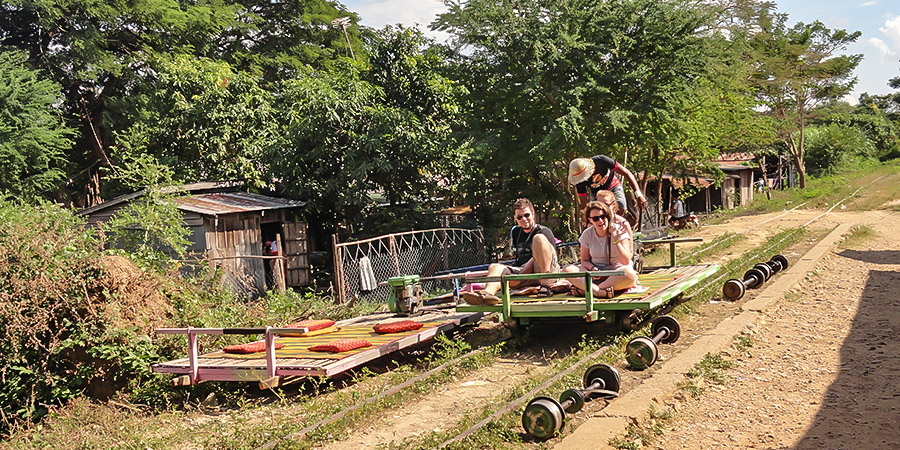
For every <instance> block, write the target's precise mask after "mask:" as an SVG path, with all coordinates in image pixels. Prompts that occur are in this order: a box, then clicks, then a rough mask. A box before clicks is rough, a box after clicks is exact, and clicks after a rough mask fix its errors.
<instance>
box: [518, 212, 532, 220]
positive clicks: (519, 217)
mask: <svg viewBox="0 0 900 450" xmlns="http://www.w3.org/2000/svg"><path fill="white" fill-rule="evenodd" d="M530 217H531V213H525V214H522V215H521V216H516V220H522V219H528V218H530Z"/></svg>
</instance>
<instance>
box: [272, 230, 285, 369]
mask: <svg viewBox="0 0 900 450" xmlns="http://www.w3.org/2000/svg"><path fill="white" fill-rule="evenodd" d="M275 242H276V243H277V244H276V245H278V258H277V259H273V260H272V262H273V263H274V264H272V278H274V279H275V287H276V288H278V292H281V293H282V294H284V292H285V291H286V290H287V287H285V285H284V261H285V259H284V246H283V245H282V244H281V235H280V234H276V235H275ZM273 376H274V375H273Z"/></svg>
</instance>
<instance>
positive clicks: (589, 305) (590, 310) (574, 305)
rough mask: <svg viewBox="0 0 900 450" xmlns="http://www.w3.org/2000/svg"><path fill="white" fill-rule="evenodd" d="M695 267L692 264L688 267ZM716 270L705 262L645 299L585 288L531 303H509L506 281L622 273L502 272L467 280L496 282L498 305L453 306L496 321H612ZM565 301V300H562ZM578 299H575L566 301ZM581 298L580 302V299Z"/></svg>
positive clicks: (654, 303)
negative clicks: (580, 293)
mask: <svg viewBox="0 0 900 450" xmlns="http://www.w3.org/2000/svg"><path fill="white" fill-rule="evenodd" d="M688 267H695V266H688ZM718 270H719V266H718V265H715V264H713V265H708V266H707V267H706V269H705V270H702V271H701V272H698V273H695V274H694V275H691V276H690V277H687V278H686V279H683V280H678V281H677V282H676V283H675V284H673V285H670V286H668V287H666V288H664V289H662V290H661V291H659V292H655V293H653V294H651V295H649V296H647V297H645V298H640V299H626V300H615V299H612V300H606V299H603V301H596V302H595V301H594V295H593V292H591V290H590V289H588V290H586V292H585V296H584V298H582V297H569V296H567V297H553V298H552V299H551V301H553V302H552V303H551V302H549V301H548V302H532V303H518V304H514V303H513V302H512V296H511V295H510V288H509V282H510V281H522V280H544V279H558V278H577V277H584V279H585V285H586V286H590V284H591V283H592V282H593V278H594V277H601V276H613V275H624V273H625V272H622V271H620V270H616V271H613V270H599V271H594V272H578V273H539V274H521V275H503V276H496V277H479V278H472V279H470V280H469V281H470V282H500V286H501V289H500V299H501V301H502V303H500V304H499V305H468V304H460V305H458V306H457V307H456V310H457V311H460V312H485V313H499V314H500V320H501V321H504V320H507V319H521V320H520V322H521V323H528V322H529V320H530V319H532V318H554V317H556V318H558V317H584V319H585V320H586V321H588V322H594V321H598V320H600V319H603V321H605V322H607V323H611V322H613V321H614V320H615V312H616V311H632V310H635V309H642V310H653V309H656V308H658V307H659V306H661V305H663V304H664V303H666V302H668V301H669V300H671V299H673V298H675V297H676V296H678V295H680V294H682V293H683V292H684V291H686V290H687V289H688V288H690V287H691V286H694V285H695V284H697V283H699V282H700V281H702V280H703V279H705V278H707V277H709V276H710V275H712V274H714V273H716V272H717V271H718ZM563 300H565V301H563ZM570 300H578V301H570ZM582 300H583V301H582Z"/></svg>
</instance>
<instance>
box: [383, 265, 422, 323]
mask: <svg viewBox="0 0 900 450" xmlns="http://www.w3.org/2000/svg"><path fill="white" fill-rule="evenodd" d="M388 286H390V287H391V296H390V298H388V308H389V309H390V310H391V312H393V313H397V315H398V316H404V317H408V316H414V315H416V314H417V313H418V312H419V311H418V309H419V306H420V305H421V304H422V293H423V291H422V285H421V284H420V283H419V276H418V275H402V276H399V277H391V278H388Z"/></svg>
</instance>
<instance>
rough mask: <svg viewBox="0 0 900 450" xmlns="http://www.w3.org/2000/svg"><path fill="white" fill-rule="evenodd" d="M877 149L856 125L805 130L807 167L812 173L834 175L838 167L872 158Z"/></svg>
mask: <svg viewBox="0 0 900 450" xmlns="http://www.w3.org/2000/svg"><path fill="white" fill-rule="evenodd" d="M876 152H877V150H876V148H875V145H874V144H873V143H872V142H871V141H870V140H869V139H868V138H867V137H866V134H865V132H863V131H862V130H860V129H859V128H856V127H851V126H847V125H841V124H830V125H826V126H818V127H810V128H809V129H807V131H806V170H807V172H808V173H809V174H810V175H812V176H823V175H829V174H833V173H835V172H837V171H839V170H840V169H841V167H849V166H852V165H855V164H857V163H860V162H863V161H870V160H874V158H875V155H876Z"/></svg>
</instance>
